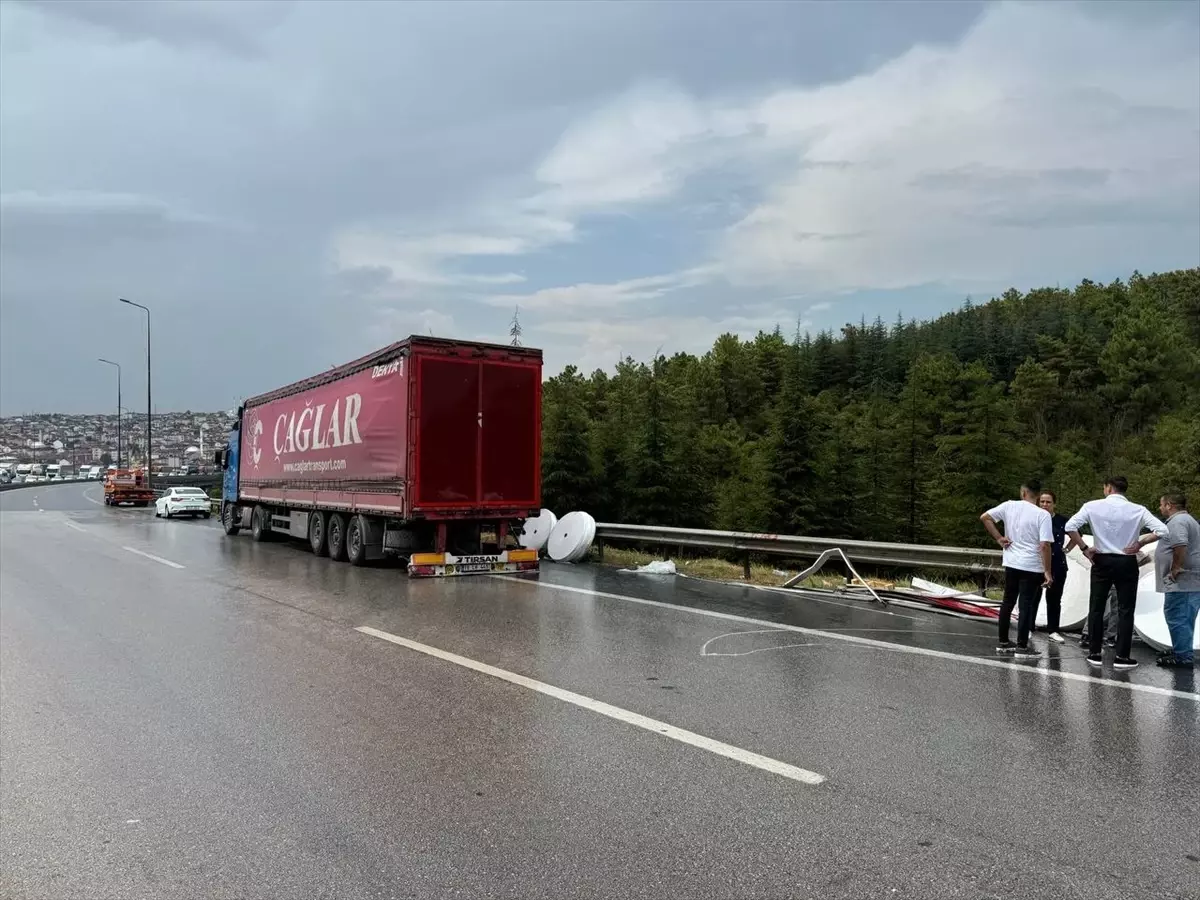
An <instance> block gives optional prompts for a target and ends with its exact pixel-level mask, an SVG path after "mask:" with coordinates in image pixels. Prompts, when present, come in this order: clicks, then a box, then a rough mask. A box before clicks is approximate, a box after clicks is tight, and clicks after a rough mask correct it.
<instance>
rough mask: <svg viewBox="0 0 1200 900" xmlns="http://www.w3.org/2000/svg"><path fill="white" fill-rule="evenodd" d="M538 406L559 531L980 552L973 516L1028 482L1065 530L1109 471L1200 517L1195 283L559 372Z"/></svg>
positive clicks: (1095, 286)
mask: <svg viewBox="0 0 1200 900" xmlns="http://www.w3.org/2000/svg"><path fill="white" fill-rule="evenodd" d="M835 333H837V334H838V337H836V338H835V337H834V334H835ZM543 396H544V416H543V435H544V440H543V443H544V447H543V494H544V496H545V498H546V502H547V504H548V505H550V506H552V507H553V508H554V509H555V510H556V511H558V512H565V511H569V510H570V509H576V508H580V507H583V508H587V509H589V510H591V511H592V512H593V513H594V514H595V515H596V516H597V518H600V519H604V520H616V521H629V522H644V523H658V524H676V525H685V526H693V527H717V528H727V529H734V530H743V531H762V530H784V531H792V532H801V533H808V534H815V535H829V536H834V537H846V538H864V539H873V540H900V541H917V542H933V541H936V542H948V543H981V544H982V543H984V542H986V537H985V536H984V534H983V532H982V530H981V529H979V528H978V515H979V512H980V511H982V510H983V509H985V508H987V507H988V506H990V505H991V504H993V503H995V502H997V501H999V500H1002V499H1005V498H1008V497H1011V496H1013V494H1014V492H1015V490H1016V487H1017V484H1018V483H1019V482H1020V481H1021V479H1023V478H1025V477H1028V476H1030V475H1033V476H1038V477H1040V478H1041V479H1042V481H1043V483H1044V484H1046V485H1047V486H1048V487H1051V488H1052V489H1054V490H1055V491H1056V492H1057V493H1058V496H1059V506H1060V509H1061V510H1062V511H1063V512H1064V513H1068V514H1069V513H1070V512H1073V511H1074V510H1075V509H1077V508H1078V506H1079V504H1081V503H1082V502H1083V501H1084V500H1087V499H1090V498H1092V497H1096V496H1099V493H1100V482H1101V480H1102V478H1103V476H1105V475H1106V474H1124V475H1126V476H1127V477H1128V478H1129V479H1130V482H1131V494H1132V495H1133V496H1134V497H1135V498H1136V499H1138V500H1140V501H1142V502H1148V503H1153V502H1155V501H1156V500H1157V497H1158V495H1159V494H1160V493H1162V492H1163V491H1166V490H1182V491H1184V492H1190V493H1191V494H1192V495H1193V496H1194V497H1196V499H1197V501H1200V414H1197V412H1196V411H1197V410H1200V269H1189V270H1185V271H1178V272H1168V273H1165V274H1162V275H1148V276H1143V275H1141V274H1138V273H1134V274H1133V276H1131V278H1130V279H1129V281H1128V283H1124V282H1120V281H1117V282H1113V283H1111V284H1100V283H1097V282H1092V281H1084V282H1082V283H1081V284H1079V285H1078V286H1077V287H1076V288H1074V289H1066V288H1059V287H1054V288H1039V289H1036V290H1033V291H1029V292H1028V293H1025V294H1022V293H1020V292H1019V291H1016V290H1010V291H1007V292H1005V293H1004V294H1003V295H1002V296H1001V297H999V298H997V299H994V300H991V301H989V302H986V303H978V302H976V301H974V300H968V301H967V302H966V303H964V304H963V306H962V307H961V308H960V309H958V310H955V311H954V312H951V313H949V314H947V315H944V316H941V317H939V318H937V319H935V320H933V321H930V322H916V321H913V320H911V319H905V318H904V317H903V316H898V317H897V319H896V320H895V324H894V325H893V326H891V327H890V328H889V327H886V326H885V325H884V324H883V321H882V320H879V319H877V320H875V321H874V322H873V323H871V324H868V323H867V322H866V321H865V320H863V319H860V320H859V321H858V323H856V324H854V323H846V324H845V325H844V326H843V327H842V328H841V329H840V330H839V331H837V332H833V331H829V330H824V331H822V332H821V333H819V334H816V335H808V334H803V333H800V332H799V331H798V330H797V333H796V335H795V338H794V339H793V340H788V339H786V338H785V337H784V334H783V331H782V330H781V329H780V328H776V329H774V330H772V331H769V332H766V331H764V332H760V333H759V334H758V335H756V336H755V337H754V339H752V340H748V341H744V340H741V339H740V338H738V337H737V336H736V335H732V334H725V335H721V336H719V337H717V338H716V340H715V341H714V343H713V346H712V349H711V350H710V351H709V352H708V353H706V354H704V355H703V356H693V355H691V354H685V353H680V354H676V355H675V356H672V357H670V358H669V359H667V358H662V357H660V358H657V359H655V360H654V361H653V362H652V364H650V365H647V364H645V363H641V362H638V361H636V360H632V359H625V360H622V361H621V362H620V363H618V365H617V366H616V368H615V370H613V371H610V372H600V371H597V372H595V373H593V374H592V375H591V376H590V377H588V378H584V377H583V376H582V375H581V374H580V373H579V372H577V371H576V370H575V369H574V368H571V367H568V368H567V369H565V370H564V371H563V372H562V373H561V374H560V375H558V376H556V377H555V378H551V379H549V380H548V381H547V382H546V385H545V391H544V394H543Z"/></svg>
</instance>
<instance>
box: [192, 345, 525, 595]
mask: <svg viewBox="0 0 1200 900" xmlns="http://www.w3.org/2000/svg"><path fill="white" fill-rule="evenodd" d="M541 426H542V352H541V351H540V350H533V349H528V348H524V347H510V346H504V345H498V344H480V343H471V342H465V341H453V340H444V339H439V338H432V337H430V338H425V337H415V336H414V337H410V338H408V339H406V340H403V341H399V342H397V343H395V344H391V345H389V346H387V347H384V348H383V349H382V350H378V351H376V352H375V353H372V354H369V355H367V356H364V357H362V358H360V359H356V360H354V361H353V362H349V363H346V364H345V365H343V366H338V367H336V368H333V369H330V370H329V371H326V372H322V373H321V374H319V375H314V376H313V377H312V378H308V379H305V380H303V381H298V382H296V383H294V384H289V385H287V386H286V387H281V388H279V389H277V390H274V391H270V392H268V393H265V394H261V395H259V396H257V397H253V398H251V399H249V400H247V401H245V403H244V404H243V405H242V406H241V407H240V408H239V409H238V416H237V423H236V425H235V426H234V428H233V429H232V430H231V431H230V433H229V437H228V440H227V442H226V445H225V447H224V448H222V449H221V450H218V451H217V453H216V457H215V462H216V464H217V465H218V466H220V467H221V469H222V471H223V473H224V474H223V479H222V487H223V494H224V496H223V498H222V501H221V524H222V527H223V528H224V531H225V534H226V535H230V536H232V535H236V534H237V533H238V532H239V531H240V530H241V529H248V530H249V531H250V534H251V536H252V537H253V539H254V540H256V541H266V540H270V539H271V538H272V537H273V536H276V535H284V536H288V537H293V538H299V539H301V540H304V541H307V542H308V545H309V546H310V547H311V549H312V551H313V553H315V554H317V555H318V556H328V557H329V558H331V559H334V560H339V561H347V562H349V563H351V564H353V565H364V564H366V563H368V562H372V561H375V560H379V559H384V558H387V557H400V558H404V559H407V561H408V572H409V574H410V575H412V576H436V575H466V574H471V573H482V572H521V571H530V570H536V569H537V565H538V563H537V553H536V551H531V550H523V549H519V548H517V547H515V546H511V544H512V541H511V537H512V535H513V533H514V530H515V528H514V526H515V525H516V524H517V523H519V522H520V521H521V520H523V519H525V518H527V517H529V516H531V515H537V514H538V512H539V510H540V508H541V499H542V498H541V443H542V439H541Z"/></svg>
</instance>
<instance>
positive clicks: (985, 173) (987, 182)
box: [911, 166, 1112, 193]
mask: <svg viewBox="0 0 1200 900" xmlns="http://www.w3.org/2000/svg"><path fill="white" fill-rule="evenodd" d="M1111 174H1112V173H1110V172H1109V171H1108V170H1106V169H1088V168H1084V167H1074V168H1064V169H1043V170H1039V171H1019V170H1016V169H998V168H991V167H985V166H960V167H958V168H954V169H947V170H943V171H936V172H924V173H922V174H921V175H918V176H917V177H916V178H914V179H913V180H912V182H911V183H912V185H913V186H914V187H920V188H927V189H929V190H954V191H958V190H972V191H987V192H995V193H1009V192H1011V191H1024V190H1029V189H1030V188H1037V187H1055V186H1061V187H1072V188H1078V187H1092V186H1097V185H1101V184H1104V183H1105V182H1106V181H1108V179H1109V178H1110V176H1111Z"/></svg>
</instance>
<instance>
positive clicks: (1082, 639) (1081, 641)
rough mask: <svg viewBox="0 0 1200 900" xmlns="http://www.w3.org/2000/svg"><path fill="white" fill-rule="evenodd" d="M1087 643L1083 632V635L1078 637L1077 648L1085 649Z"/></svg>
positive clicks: (1085, 633)
mask: <svg viewBox="0 0 1200 900" xmlns="http://www.w3.org/2000/svg"><path fill="white" fill-rule="evenodd" d="M1088 643H1089V642H1088V636H1087V632H1086V631H1085V632H1084V633H1083V634H1081V635H1080V636H1079V646H1080V647H1086V646H1087V645H1088Z"/></svg>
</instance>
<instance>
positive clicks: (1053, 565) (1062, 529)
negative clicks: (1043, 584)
mask: <svg viewBox="0 0 1200 900" xmlns="http://www.w3.org/2000/svg"><path fill="white" fill-rule="evenodd" d="M1038 506H1040V507H1041V508H1042V509H1044V510H1045V511H1046V512H1048V513H1050V527H1051V528H1052V529H1053V531H1054V543H1052V544H1051V545H1050V574H1051V576H1052V577H1053V581H1051V582H1050V586H1049V587H1048V588H1045V590H1044V591H1043V592H1042V596H1043V598H1044V599H1045V601H1046V632H1047V635H1046V636H1047V637H1048V638H1050V640H1052V641H1054V643H1056V644H1061V643H1063V642H1064V641H1066V638H1064V637H1063V636H1062V632H1061V631H1060V630H1059V628H1060V627H1061V623H1060V621H1059V619H1060V616H1061V615H1062V595H1063V586H1064V585H1065V584H1066V583H1067V554H1066V551H1065V550H1063V542H1064V541H1066V539H1067V517H1066V516H1064V515H1062V514H1060V513H1058V512H1056V511H1055V510H1056V509H1057V508H1058V498H1057V497H1056V496H1054V491H1047V490H1043V491H1042V493H1041V494H1040V495H1039V496H1038Z"/></svg>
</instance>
